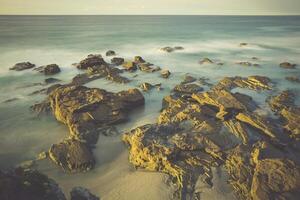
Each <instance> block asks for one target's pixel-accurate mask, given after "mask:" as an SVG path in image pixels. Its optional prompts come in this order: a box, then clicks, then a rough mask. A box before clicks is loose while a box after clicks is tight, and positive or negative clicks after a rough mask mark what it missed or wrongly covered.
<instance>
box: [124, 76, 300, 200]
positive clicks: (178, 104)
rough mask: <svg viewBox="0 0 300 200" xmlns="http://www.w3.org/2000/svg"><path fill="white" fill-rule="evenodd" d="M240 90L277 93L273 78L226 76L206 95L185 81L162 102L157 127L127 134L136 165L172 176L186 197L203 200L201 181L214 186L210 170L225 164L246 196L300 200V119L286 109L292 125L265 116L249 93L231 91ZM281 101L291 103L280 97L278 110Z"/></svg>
mask: <svg viewBox="0 0 300 200" xmlns="http://www.w3.org/2000/svg"><path fill="white" fill-rule="evenodd" d="M188 82H189V81H188ZM188 85H191V86H188ZM236 87H241V88H248V89H252V90H266V89H267V90H271V89H272V87H271V86H270V79H268V78H267V77H262V76H251V77H247V78H244V77H227V78H224V79H223V80H221V81H220V82H219V83H218V84H216V85H215V86H213V87H212V88H211V89H210V90H208V91H202V90H203V89H200V88H201V87H200V86H198V87H197V84H195V83H194V82H189V83H184V81H183V83H181V85H180V87H178V86H176V87H175V88H174V90H173V93H172V94H171V95H170V96H167V97H165V98H164V99H163V110H162V111H161V113H160V115H159V117H158V121H157V123H155V124H148V125H144V126H141V127H138V128H135V129H133V130H131V131H130V132H127V133H125V134H124V136H123V140H124V141H125V143H126V144H128V146H129V160H130V162H131V163H132V164H133V165H134V166H135V167H137V168H143V169H147V170H150V171H160V172H164V173H167V174H169V175H170V177H171V178H172V179H173V181H174V182H175V183H177V186H178V191H177V192H176V193H175V196H176V197H177V198H181V199H198V198H200V193H199V191H196V190H195V185H196V183H197V182H198V181H201V182H204V183H205V184H206V185H209V186H211V187H212V185H213V181H212V178H213V177H212V176H213V174H212V167H221V166H225V169H226V171H227V172H228V175H229V182H230V184H231V185H232V186H233V188H234V190H235V192H236V195H237V196H238V197H239V198H240V199H274V198H275V197H276V198H277V197H278V198H280V199H297V195H299V191H300V185H299V183H300V181H299V180H300V179H299V177H300V168H299V159H298V158H299V151H295V150H293V148H299V145H298V143H297V141H298V140H297V138H296V137H295V136H294V135H295V134H297V133H299V125H296V124H295V122H298V121H297V120H299V118H298V117H297V116H299V114H298V115H296V114H289V115H287V114H286V109H284V107H283V110H281V111H280V112H281V113H282V115H284V116H285V119H286V122H281V121H280V120H276V119H270V118H267V117H266V116H263V115H259V114H258V113H256V112H254V111H256V110H258V109H260V108H259V106H258V105H257V104H256V102H255V101H254V100H253V99H252V98H251V97H250V96H247V95H245V94H241V93H237V92H236V93H233V92H232V91H231V90H232V89H234V88H236ZM179 88H180V89H179ZM274 102H275V101H274ZM278 102H279V103H278ZM280 102H285V101H283V100H280V98H279V99H278V100H277V103H276V110H280V109H281V107H282V106H281V104H280ZM282 104H283V103H282ZM274 105H275V104H274ZM277 107H279V108H277ZM289 112H290V111H289ZM283 113H284V114H283ZM288 117H289V118H288ZM272 120H275V121H272ZM294 120H296V121H294ZM291 122H293V123H291ZM298 124H299V122H298ZM285 130H289V131H291V132H292V133H293V137H290V135H288V134H285V133H284V132H285ZM283 185H284V186H283ZM276 195H277V196H276Z"/></svg>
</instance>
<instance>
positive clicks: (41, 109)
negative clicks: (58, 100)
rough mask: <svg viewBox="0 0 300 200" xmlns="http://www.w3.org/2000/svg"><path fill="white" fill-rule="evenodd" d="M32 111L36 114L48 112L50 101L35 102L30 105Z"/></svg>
mask: <svg viewBox="0 0 300 200" xmlns="http://www.w3.org/2000/svg"><path fill="white" fill-rule="evenodd" d="M30 109H31V110H32V111H34V112H35V113H37V114H42V113H49V112H50V111H51V107H50V102H49V101H48V100H44V101H42V102H40V103H36V104H34V105H33V106H31V107H30Z"/></svg>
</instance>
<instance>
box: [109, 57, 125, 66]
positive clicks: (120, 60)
mask: <svg viewBox="0 0 300 200" xmlns="http://www.w3.org/2000/svg"><path fill="white" fill-rule="evenodd" d="M124 61H125V60H124V58H119V57H114V58H112V59H111V63H112V64H115V65H117V66H119V65H122V64H123V63H124Z"/></svg>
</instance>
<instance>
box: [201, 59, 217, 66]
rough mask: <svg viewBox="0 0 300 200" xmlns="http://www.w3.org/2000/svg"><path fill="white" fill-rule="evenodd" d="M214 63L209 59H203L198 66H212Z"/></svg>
mask: <svg viewBox="0 0 300 200" xmlns="http://www.w3.org/2000/svg"><path fill="white" fill-rule="evenodd" d="M212 63H214V62H213V61H212V60H210V59H209V58H204V59H203V60H201V61H199V64H200V65H203V64H212Z"/></svg>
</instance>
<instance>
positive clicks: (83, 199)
mask: <svg viewBox="0 0 300 200" xmlns="http://www.w3.org/2000/svg"><path fill="white" fill-rule="evenodd" d="M70 194H71V200H100V198H99V197H97V196H95V195H93V194H92V193H91V192H90V191H89V190H88V189H86V188H83V187H74V188H73V189H72V191H71V192H70Z"/></svg>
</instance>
